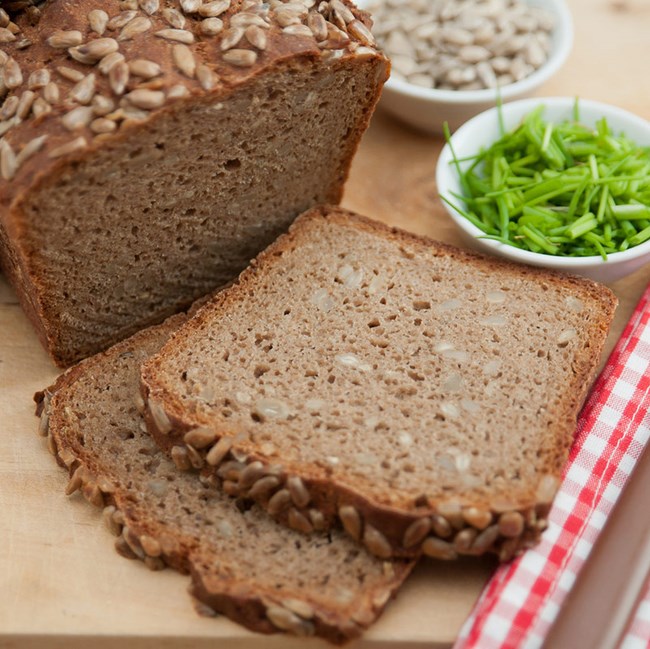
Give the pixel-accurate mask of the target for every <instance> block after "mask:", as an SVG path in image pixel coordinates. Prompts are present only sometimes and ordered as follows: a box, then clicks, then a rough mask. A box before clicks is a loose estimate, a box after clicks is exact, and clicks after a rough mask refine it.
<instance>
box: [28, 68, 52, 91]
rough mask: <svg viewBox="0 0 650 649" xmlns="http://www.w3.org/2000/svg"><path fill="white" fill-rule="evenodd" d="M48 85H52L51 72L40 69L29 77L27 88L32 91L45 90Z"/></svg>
mask: <svg viewBox="0 0 650 649" xmlns="http://www.w3.org/2000/svg"><path fill="white" fill-rule="evenodd" d="M48 83H50V71H49V70H46V69H45V68H39V69H38V70H34V72H32V73H31V74H30V75H29V79H28V80H27V87H28V88H29V89H30V90H38V89H39V88H44V87H45V86H46V85H47V84H48Z"/></svg>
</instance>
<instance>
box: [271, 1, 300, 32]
mask: <svg viewBox="0 0 650 649" xmlns="http://www.w3.org/2000/svg"><path fill="white" fill-rule="evenodd" d="M273 19H274V20H275V22H276V23H277V24H278V25H280V27H288V26H289V25H298V24H300V23H301V22H302V11H296V10H294V9H293V8H291V7H289V8H287V5H282V6H280V7H278V8H277V9H275V10H274V11H273Z"/></svg>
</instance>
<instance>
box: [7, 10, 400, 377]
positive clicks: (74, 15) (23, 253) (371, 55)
mask: <svg viewBox="0 0 650 649" xmlns="http://www.w3.org/2000/svg"><path fill="white" fill-rule="evenodd" d="M132 4H134V6H135V7H136V9H134V10H130V11H132V13H133V14H134V15H133V17H132V19H131V20H140V21H148V22H149V23H150V26H149V28H148V29H147V30H146V31H145V32H144V33H142V34H136V35H135V36H133V37H126V38H124V39H123V37H124V31H123V30H124V29H125V28H126V27H128V24H129V23H127V24H126V25H125V26H124V27H122V26H120V27H115V28H112V29H111V27H110V25H111V23H110V22H109V27H108V28H105V30H104V31H103V32H102V33H101V34H99V33H96V32H94V31H93V30H91V29H89V18H88V15H89V12H90V11H91V10H98V9H101V10H103V11H105V12H106V13H107V14H108V16H109V17H110V18H111V19H114V18H116V17H119V16H121V15H123V14H124V11H125V10H124V9H123V8H124V6H125V3H124V2H120V0H107V1H106V2H102V3H99V2H98V0H79V1H78V2H74V3H70V2H50V3H46V4H45V5H44V6H43V7H42V9H41V12H42V15H41V16H40V20H39V21H38V22H37V23H36V24H35V25H33V24H32V22H31V20H30V16H28V15H27V14H20V15H18V17H16V19H15V20H16V23H15V24H16V25H17V26H18V28H20V32H19V34H18V36H17V37H16V40H15V41H14V42H9V43H6V44H3V46H2V49H3V50H4V51H5V53H6V55H7V57H8V58H9V61H13V62H15V63H16V64H17V66H18V67H19V69H20V72H21V75H22V79H23V81H22V83H21V84H20V85H19V86H18V87H17V88H15V89H12V90H11V91H10V96H15V97H22V96H23V95H24V94H25V93H26V92H33V93H34V97H35V99H34V98H32V99H33V101H34V102H35V103H36V102H37V100H40V101H41V102H43V101H45V100H44V96H45V95H46V89H45V88H44V87H40V86H39V85H38V83H39V82H38V81H29V80H30V79H33V76H32V75H34V74H35V73H36V74H38V73H43V72H44V73H47V75H48V78H49V79H51V83H53V84H56V85H57V86H58V87H59V91H58V93H59V95H60V99H59V100H58V101H56V102H53V103H51V104H50V105H49V109H42V110H44V111H45V112H39V113H38V114H36V113H35V112H33V110H32V109H31V108H30V110H29V111H28V113H27V115H26V116H25V117H24V118H23V119H22V120H18V122H17V123H16V124H14V125H13V126H12V127H11V128H10V129H9V130H8V131H7V132H6V133H4V135H3V136H0V140H1V141H2V142H3V143H4V144H3V145H2V146H5V145H6V146H8V148H9V151H10V152H11V153H10V154H9V153H7V154H6V155H7V156H8V157H7V159H8V160H9V158H11V159H14V158H15V157H16V156H18V158H19V159H20V152H22V151H24V150H25V147H27V146H32V145H34V144H35V143H36V142H37V141H38V140H39V138H42V137H44V138H45V140H44V141H43V142H42V144H41V145H40V146H39V148H38V149H37V150H36V151H35V152H34V153H33V154H32V155H31V156H29V157H26V159H24V161H22V162H21V164H19V165H18V167H17V169H15V170H13V171H11V172H7V173H6V174H5V175H4V176H3V175H2V174H0V267H1V268H2V270H3V271H4V272H5V273H6V274H7V277H8V278H9V280H10V281H11V283H12V284H13V286H14V288H15V290H16V292H17V294H18V297H19V300H20V302H21V305H22V306H23V308H24V309H25V312H26V313H27V315H28V317H29V319H30V320H31V321H32V323H33V325H34V326H35V328H36V330H37V333H38V336H39V339H40V340H41V342H42V343H43V344H44V345H45V347H46V348H47V349H48V351H49V352H50V354H51V356H52V358H53V360H54V361H55V363H57V365H59V366H62V367H65V366H68V365H70V363H72V362H74V361H76V360H79V359H80V358H82V357H83V356H86V355H89V354H91V353H94V352H96V351H99V349H98V348H97V347H96V346H95V347H90V348H88V349H78V350H68V349H64V348H61V345H60V344H59V343H58V341H59V338H60V335H61V330H62V328H63V327H64V326H65V325H64V324H63V323H62V322H61V319H60V314H58V313H56V311H55V310H53V309H52V308H51V306H50V303H51V295H50V294H49V293H48V288H47V286H46V284H47V281H46V280H47V278H46V277H44V276H43V274H42V273H41V271H40V270H39V269H38V268H35V265H34V259H35V258H38V256H39V255H40V253H41V251H40V250H39V249H38V248H35V247H34V245H33V244H32V243H31V241H30V238H29V233H30V228H31V227H33V226H32V224H30V222H29V219H28V217H27V214H26V210H25V204H26V202H27V201H28V200H29V198H30V197H31V196H32V195H33V194H34V193H35V192H37V191H38V190H39V189H42V188H43V187H51V186H53V185H54V184H55V183H56V182H57V179H58V178H60V177H61V176H63V175H66V174H71V173H74V169H75V166H76V165H78V164H79V163H81V162H84V161H88V160H92V158H93V156H94V155H95V153H96V152H97V151H98V150H103V149H104V148H105V147H111V146H112V145H116V144H119V143H120V142H123V141H125V140H127V139H130V140H132V141H134V142H137V139H138V137H139V134H140V133H141V132H142V131H143V130H144V129H146V128H147V127H148V126H149V125H151V124H152V122H154V121H158V120H163V119H165V118H166V117H167V116H168V115H172V114H175V113H179V112H182V111H183V109H184V107H185V106H187V105H190V104H193V103H195V102H208V103H215V102H220V101H227V100H228V98H229V97H231V96H233V94H236V93H237V92H240V91H242V90H245V89H246V88H247V87H248V86H249V85H250V84H251V83H252V82H254V81H255V80H256V79H257V78H258V77H260V76H263V75H265V74H268V73H269V72H272V71H274V70H280V69H283V68H288V69H290V68H291V67H292V66H299V67H302V68H303V69H313V70H314V71H317V70H320V69H327V70H331V71H332V72H335V71H336V70H340V69H341V68H342V67H346V66H364V67H366V68H367V74H368V76H369V77H372V78H375V79H376V87H375V92H374V95H373V96H372V97H369V98H368V105H367V109H366V110H365V111H364V114H363V116H362V119H361V120H360V121H359V123H358V124H357V125H356V128H355V129H354V131H353V132H351V133H350V135H349V139H348V142H347V143H346V150H345V151H344V153H343V155H342V157H341V167H340V169H339V173H338V174H337V177H338V182H337V183H336V184H335V186H333V187H332V188H331V189H330V191H329V194H328V195H329V198H328V200H331V201H332V202H338V201H339V200H340V198H341V195H342V191H343V184H344V182H345V180H346V179H347V175H348V172H349V166H350V163H351V160H352V157H353V156H354V153H355V152H356V149H357V147H358V144H359V141H360V139H361V135H362V134H363V132H364V131H365V129H366V128H367V125H368V122H369V120H370V117H371V114H372V111H373V110H374V106H375V104H376V102H377V100H378V98H379V94H380V92H381V87H382V85H383V82H384V81H385V79H386V78H387V76H388V69H389V65H388V61H387V59H386V58H385V57H384V56H383V55H382V54H381V53H380V52H378V51H377V50H376V49H374V47H372V46H370V45H369V44H367V43H365V42H364V40H363V39H361V40H360V38H359V37H358V36H355V33H356V31H355V30H354V29H349V30H348V31H349V33H348V37H347V42H346V44H345V45H343V46H341V47H339V48H338V49H329V47H330V46H329V45H328V46H325V45H323V44H322V43H321V44H319V43H318V42H317V41H316V39H315V38H314V37H308V36H306V35H295V34H290V33H286V32H285V31H284V29H285V28H282V27H281V26H280V25H279V24H278V23H277V21H274V20H272V15H271V17H269V23H270V27H269V28H268V29H266V28H265V29H264V31H265V33H266V36H265V39H266V45H265V49H264V50H256V49H255V48H254V47H253V46H252V45H251V44H250V43H249V42H248V41H247V40H246V38H244V37H243V36H242V39H241V42H240V43H239V44H238V48H239V49H241V50H245V51H248V52H255V55H256V60H255V62H254V63H253V64H252V65H250V66H249V67H240V66H238V65H233V64H232V63H229V62H228V60H226V58H224V57H225V56H226V55H227V54H228V52H230V51H232V48H231V49H228V50H226V51H222V45H223V40H224V38H225V37H226V34H227V32H229V31H232V30H231V29H230V27H229V26H230V24H231V22H232V21H233V20H236V18H237V17H240V18H241V14H248V13H250V12H251V10H250V9H247V8H246V5H245V3H244V2H243V1H242V0H232V2H231V3H230V5H229V8H228V9H227V10H226V11H225V12H224V13H222V14H220V16H219V18H218V20H221V21H222V22H223V25H224V27H223V30H222V31H221V32H220V33H219V34H216V35H208V34H205V33H203V32H202V21H203V17H202V16H201V15H199V14H187V15H184V16H181V19H183V20H184V21H185V22H184V27H183V29H181V30H177V31H179V32H183V33H184V34H186V35H188V36H182V35H181V36H177V35H176V36H174V38H181V39H182V38H188V39H189V38H190V37H191V39H192V41H193V42H188V43H187V44H185V42H183V41H176V40H172V39H169V38H163V37H160V36H158V34H159V33H161V32H162V31H163V30H169V29H172V26H171V25H170V24H169V21H168V20H167V19H166V18H165V17H164V15H163V11H164V10H168V9H171V8H175V9H176V7H177V4H178V3H173V2H169V1H167V0H163V1H162V2H161V3H160V10H157V11H155V12H154V13H152V14H148V13H147V12H145V11H144V10H143V9H142V8H141V6H139V5H138V3H137V2H135V3H132ZM343 5H344V6H345V7H347V11H349V12H351V14H350V15H352V16H353V17H354V20H355V21H357V23H360V24H361V25H362V26H366V27H367V26H368V25H370V19H369V17H368V14H367V13H366V12H362V11H360V10H358V9H356V8H355V7H354V6H353V5H352V4H351V3H350V2H348V1H347V0H345V2H343ZM328 7H329V5H328ZM127 11H129V10H127ZM176 11H177V12H178V9H176ZM315 11H316V10H315V9H314V10H313V11H312V13H314V12H315ZM328 11H330V9H329V8H328ZM332 11H333V10H332ZM319 15H320V14H319ZM327 16H328V17H331V16H330V15H329V14H327ZM215 18H216V17H215ZM332 19H333V18H332ZM301 21H302V22H301V23H300V24H303V23H306V22H308V18H307V16H306V15H305V16H302V17H301ZM118 24H120V25H121V23H118ZM145 24H146V23H145ZM355 24H356V23H355ZM303 26H304V27H305V28H306V25H303ZM59 32H65V33H73V32H78V33H80V34H81V36H82V39H83V43H84V45H85V44H87V43H90V44H92V43H94V42H95V41H98V40H100V39H104V40H106V39H108V40H112V41H113V42H114V43H116V44H117V45H118V46H119V50H118V52H117V53H119V54H124V56H126V62H127V63H129V62H132V61H134V60H146V61H149V62H153V63H155V64H156V65H158V66H159V67H160V74H158V75H155V76H154V77H153V78H151V79H146V78H140V77H137V76H136V75H134V74H133V73H131V74H130V76H129V79H130V80H129V82H128V85H127V86H126V88H125V89H123V90H122V91H121V92H116V90H115V85H114V83H113V82H112V81H111V77H110V74H108V73H107V74H105V73H104V72H102V71H101V70H102V68H101V61H102V60H103V59H101V60H98V61H97V62H95V63H83V62H80V61H77V60H75V59H73V58H71V55H70V53H69V52H70V50H71V49H74V48H65V47H59V46H57V47H53V46H52V45H50V44H48V41H51V38H52V37H54V36H56V34H57V33H59ZM346 33H347V32H346ZM24 42H31V45H29V46H28V47H22V45H21V43H24ZM75 42H76V41H75ZM321 45H322V46H321ZM176 46H182V47H186V48H187V51H188V52H190V53H191V55H192V56H193V57H194V61H195V64H196V71H194V72H192V73H191V75H190V76H188V73H187V72H186V73H184V72H183V71H182V70H181V68H180V67H179V63H178V55H175V53H174V52H175V47H176ZM1 68H2V59H0V70H1ZM62 68H65V69H67V70H68V71H70V70H71V71H72V73H75V72H76V73H77V74H78V75H81V76H83V77H86V78H87V77H88V76H90V75H91V74H92V75H94V76H95V79H94V83H93V87H94V94H93V96H94V98H96V97H98V96H100V97H104V98H108V100H110V101H111V102H113V104H114V106H113V110H112V111H111V112H110V113H108V115H107V117H104V116H103V115H102V113H103V110H100V109H99V108H98V109H96V114H95V115H93V117H94V118H95V119H94V120H93V121H92V122H91V121H90V120H88V121H87V122H84V121H83V120H82V121H81V122H80V125H79V126H78V127H77V128H75V129H74V130H70V128H69V127H67V126H66V125H65V122H64V119H63V118H64V116H66V115H68V114H69V113H70V111H71V110H72V109H73V108H75V107H76V108H82V109H83V108H84V107H87V106H94V103H93V102H94V101H95V99H93V101H92V102H90V103H80V102H76V101H75V100H74V99H71V98H70V96H71V94H72V92H73V89H74V88H75V86H76V83H77V82H75V81H71V80H69V79H67V78H66V77H64V76H62V75H61V73H60V72H59V71H60V70H61V69H62ZM67 74H69V72H68V73H67ZM134 80H135V81H134ZM29 88H33V90H31V89H29ZM134 90H136V91H140V90H142V91H146V92H152V93H158V94H156V95H153V96H152V97H155V98H156V101H158V100H159V98H160V96H161V95H162V96H164V101H163V103H162V104H161V105H155V106H149V104H147V103H146V102H145V103H144V104H143V103H142V100H141V99H140V100H139V101H138V102H137V104H134V103H133V102H134V101H135V100H134V99H129V98H130V97H132V94H131V93H132V92H133V91H134ZM12 93H13V94H12ZM2 98H3V92H2V89H1V88H0V100H2ZM82 101H84V102H85V99H82ZM150 101H152V102H153V101H154V100H153V99H150ZM39 110H40V109H39ZM119 111H122V113H124V116H116V117H113V116H115V115H116V114H117V113H119ZM98 118H99V119H102V118H103V119H108V118H110V119H108V121H111V120H112V121H113V123H114V124H116V125H117V128H116V129H115V130H114V131H112V132H108V133H104V132H97V129H96V128H95V127H94V126H93V125H94V124H95V121H96V119H98ZM11 119H14V118H13V117H12V118H10V119H6V120H2V118H1V117H0V130H1V129H2V128H3V126H6V125H8V124H9V122H10V121H11ZM72 142H82V144H81V145H80V146H79V148H76V149H72V150H70V152H68V153H65V154H61V155H56V157H53V156H55V154H56V151H57V150H60V149H61V147H63V146H66V145H69V144H70V143H72ZM1 155H2V153H1V152H0V156H1ZM5 166H6V165H5ZM195 297H196V296H195V295H188V296H187V297H186V299H185V300H184V301H179V302H178V304H176V305H174V306H172V307H169V308H167V309H165V310H161V311H159V312H158V313H157V314H156V316H155V317H153V318H152V319H151V320H150V321H148V322H138V323H134V325H133V326H132V327H126V328H123V329H122V330H120V331H116V332H115V335H114V336H113V337H112V338H111V339H110V340H108V341H106V343H105V345H106V346H108V345H110V344H113V343H115V342H117V341H118V340H120V339H122V338H124V337H125V336H127V335H130V334H131V333H134V332H135V331H136V330H137V329H138V328H141V327H143V326H147V325H149V324H153V323H155V322H160V321H161V320H162V319H163V318H165V317H167V316H169V315H170V314H171V313H173V312H174V311H175V310H179V309H182V308H187V307H188V306H189V304H190V303H191V301H192V300H193V299H194V298H195Z"/></svg>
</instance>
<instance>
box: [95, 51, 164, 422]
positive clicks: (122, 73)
mask: <svg viewBox="0 0 650 649" xmlns="http://www.w3.org/2000/svg"><path fill="white" fill-rule="evenodd" d="M108 81H109V84H110V86H111V90H112V91H113V92H114V93H115V94H116V95H121V94H123V93H124V90H125V88H126V84H127V83H128V82H129V66H128V65H127V64H126V63H125V62H124V61H120V62H119V63H116V64H115V65H113V66H112V67H111V69H110V72H109V73H108ZM156 406H158V404H156ZM158 408H160V406H158ZM161 410H162V409H161ZM162 432H163V434H165V432H164V431H162ZM167 432H169V431H167Z"/></svg>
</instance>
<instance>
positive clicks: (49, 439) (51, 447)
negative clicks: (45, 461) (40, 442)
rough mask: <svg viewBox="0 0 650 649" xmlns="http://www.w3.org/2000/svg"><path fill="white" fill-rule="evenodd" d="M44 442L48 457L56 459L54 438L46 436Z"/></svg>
mask: <svg viewBox="0 0 650 649" xmlns="http://www.w3.org/2000/svg"><path fill="white" fill-rule="evenodd" d="M46 441H47V450H48V451H49V453H50V455H53V456H54V457H56V453H57V449H56V441H55V440H54V436H53V435H48V437H47V440H46Z"/></svg>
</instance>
